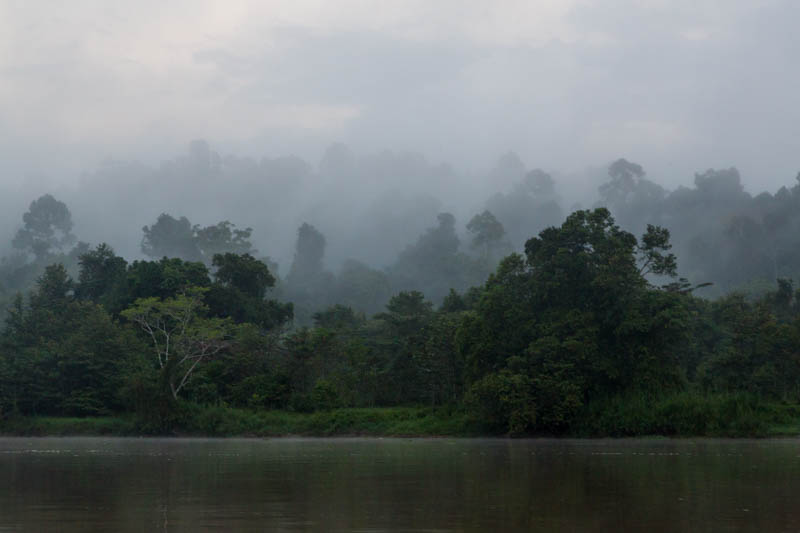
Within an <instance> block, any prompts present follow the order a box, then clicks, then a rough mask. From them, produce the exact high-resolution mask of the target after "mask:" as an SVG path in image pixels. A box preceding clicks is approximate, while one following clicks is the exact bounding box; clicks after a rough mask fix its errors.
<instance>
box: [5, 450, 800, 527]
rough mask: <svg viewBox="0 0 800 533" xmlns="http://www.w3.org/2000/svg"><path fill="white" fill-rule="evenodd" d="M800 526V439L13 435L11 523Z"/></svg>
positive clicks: (8, 471) (8, 491) (8, 467)
mask: <svg viewBox="0 0 800 533" xmlns="http://www.w3.org/2000/svg"><path fill="white" fill-rule="evenodd" d="M208 530H217V531H276V532H281V531H332V532H334V531H359V532H380V531H420V532H422V531H424V532H444V531H491V532H493V533H502V532H507V531H509V532H513V531H548V532H551V531H552V532H559V531H581V532H584V531H589V532H592V531H603V532H606V531H647V532H650V533H655V532H660V531H715V532H716V531H758V532H771V531H800V440H796V439H779V440H707V439H698V440H671V439H624V440H549V439H532V440H505V439H360V438H353V439H351V438H335V439H291V438H286V439H269V440H262V439H144V438H141V439H139V438H131V439H119V438H0V531H15V532H16V531H32V532H46V531H59V532H73V531H81V532H87V531H146V532H156V531H170V532H173V531H187V532H188V531H208Z"/></svg>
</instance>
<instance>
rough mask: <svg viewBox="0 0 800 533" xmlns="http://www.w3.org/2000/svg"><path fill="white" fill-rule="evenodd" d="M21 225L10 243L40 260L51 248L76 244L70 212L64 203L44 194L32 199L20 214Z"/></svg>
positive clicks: (59, 249) (54, 249)
mask: <svg viewBox="0 0 800 533" xmlns="http://www.w3.org/2000/svg"><path fill="white" fill-rule="evenodd" d="M22 221H23V223H24V225H23V227H22V228H20V229H19V230H18V231H17V234H16V236H15V237H14V240H13V242H12V244H13V246H14V248H17V249H19V250H23V251H27V252H31V253H33V255H34V256H35V257H36V258H37V259H39V258H42V257H44V256H46V255H47V254H49V253H51V252H53V251H62V250H64V249H65V248H67V247H68V246H71V245H72V244H74V243H75V240H76V239H75V236H74V235H73V234H72V214H71V213H70V212H69V209H68V208H67V206H66V204H64V202H59V201H58V200H56V199H55V198H54V197H53V196H52V195H50V194H45V195H43V196H40V197H39V198H38V199H36V200H34V201H33V202H31V205H30V207H29V208H28V211H27V212H26V213H25V214H24V215H22Z"/></svg>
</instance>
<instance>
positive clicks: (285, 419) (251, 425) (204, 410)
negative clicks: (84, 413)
mask: <svg viewBox="0 0 800 533" xmlns="http://www.w3.org/2000/svg"><path fill="white" fill-rule="evenodd" d="M0 434H2V435H17V436H100V435H107V436H144V435H155V434H160V433H159V432H155V431H149V430H148V429H147V428H146V427H143V425H142V422H141V420H139V419H137V418H136V417H134V416H129V415H120V416H112V417H88V418H68V417H18V418H10V419H7V420H3V421H0ZM167 434H168V435H173V436H178V437H180V436H187V437H189V436H192V437H193V436H204V437H242V436H248V437H285V436H309V437H330V436H346V435H358V436H374V437H404V436H415V437H436V436H450V437H470V436H478V435H480V431H479V430H478V429H477V428H476V427H475V425H474V423H472V422H470V420H469V418H468V417H467V416H466V415H465V414H464V413H458V412H452V411H450V410H447V409H434V408H423V407H385V408H350V409H334V410H330V411H319V412H316V413H295V412H288V411H251V410H246V409H235V408H230V407H198V406H193V407H192V408H191V409H190V412H189V413H188V414H187V416H184V417H182V418H181V419H180V420H179V421H177V422H176V424H175V426H174V428H173V429H172V430H170V431H169V432H167Z"/></svg>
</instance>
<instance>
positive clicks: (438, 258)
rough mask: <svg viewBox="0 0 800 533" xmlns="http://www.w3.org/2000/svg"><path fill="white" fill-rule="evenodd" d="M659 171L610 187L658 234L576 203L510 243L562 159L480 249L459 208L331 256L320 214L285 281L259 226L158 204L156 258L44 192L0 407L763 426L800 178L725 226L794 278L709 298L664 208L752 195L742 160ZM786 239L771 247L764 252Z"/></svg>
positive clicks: (2, 346)
mask: <svg viewBox="0 0 800 533" xmlns="http://www.w3.org/2000/svg"><path fill="white" fill-rule="evenodd" d="M644 176H645V174H644V171H643V169H642V168H641V167H640V166H639V165H636V164H634V163H630V162H627V161H625V160H619V161H617V162H615V163H614V164H612V166H611V167H610V169H609V177H610V181H609V182H607V183H606V184H604V185H603V186H602V187H601V189H600V192H601V194H602V196H603V198H604V203H605V204H606V205H609V206H610V207H611V209H612V210H613V212H614V213H619V216H620V217H621V218H622V219H623V220H627V221H628V222H627V223H626V225H625V226H627V227H630V226H631V225H634V226H635V225H637V224H640V225H641V226H642V227H641V229H642V231H643V234H642V235H641V237H639V238H637V237H636V236H635V235H634V234H633V233H631V232H629V231H627V230H626V229H623V227H621V226H620V225H618V224H617V222H616V220H615V218H614V217H612V210H609V209H608V208H606V207H596V208H594V209H589V210H580V209H579V210H575V211H574V212H572V214H570V215H569V216H567V217H566V219H565V220H564V221H563V222H562V223H561V224H560V225H558V226H549V227H545V228H544V229H543V230H542V231H540V232H539V233H538V236H534V237H532V238H529V239H528V240H527V241H526V242H525V244H524V251H523V253H514V252H513V250H514V245H513V243H512V242H510V241H508V240H506V239H507V238H508V237H510V238H511V239H515V238H517V237H516V236H515V235H516V231H518V229H519V228H518V227H515V228H514V231H509V232H507V230H506V227H505V226H504V223H503V222H502V220H501V219H502V217H504V216H506V217H508V216H511V215H510V213H514V212H516V213H517V214H519V213H521V212H522V211H524V209H525V208H524V206H523V207H520V208H519V209H518V207H515V205H516V204H515V203H514V202H522V203H523V204H525V205H528V204H530V205H539V206H540V207H543V208H545V207H546V209H555V210H557V205H556V204H555V203H554V202H555V199H554V198H555V197H554V193H553V181H552V179H551V178H550V176H548V175H547V174H545V173H543V172H541V171H533V172H530V173H528V175H527V177H526V178H525V180H524V181H523V182H522V183H521V184H520V185H519V186H518V188H519V190H518V193H519V194H518V195H514V196H495V197H493V198H492V200H491V201H490V202H489V203H490V204H491V205H492V206H494V207H496V208H497V213H494V212H492V211H491V210H488V209H487V210H483V211H482V212H480V213H478V214H476V215H475V216H474V217H473V218H472V219H471V220H470V221H469V222H468V224H467V226H466V229H467V232H468V236H469V242H468V243H467V244H466V246H462V239H461V238H460V237H459V234H458V231H457V227H456V220H455V217H454V216H453V215H451V214H449V213H441V214H440V215H439V216H438V224H437V225H436V226H433V227H431V228H429V229H428V230H426V231H425V232H423V234H422V235H420V236H419V238H418V239H417V241H416V242H414V243H412V244H410V245H408V246H407V247H406V248H405V249H404V250H402V251H401V252H400V253H399V254H398V256H397V260H396V261H395V263H394V264H393V265H391V266H389V267H387V268H385V269H375V268H372V267H370V266H368V265H365V264H362V263H359V262H357V261H348V262H347V263H346V264H345V266H344V268H343V269H342V270H341V272H339V273H338V274H333V273H331V272H328V271H327V270H326V268H325V263H324V256H325V249H326V245H327V241H326V238H325V236H324V235H323V234H322V233H321V232H320V231H319V230H318V229H317V228H315V227H314V226H313V225H311V224H307V223H304V224H302V225H301V226H300V228H299V230H298V234H297V244H296V252H295V256H294V261H293V263H292V265H291V268H290V269H289V272H288V275H287V276H286V277H285V278H284V279H280V278H279V277H278V275H277V270H276V267H275V265H274V264H273V263H271V261H270V259H269V258H267V257H262V258H258V257H257V256H256V254H257V252H256V251H255V249H254V248H253V246H252V243H251V242H250V238H251V232H252V230H251V229H249V228H248V229H246V230H239V229H236V226H235V225H233V224H231V223H230V222H227V221H223V222H220V223H219V224H216V225H212V226H207V227H205V228H201V227H199V226H196V225H192V224H191V223H190V222H189V221H188V220H187V219H186V218H184V217H181V218H177V219H176V218H173V217H172V216H170V215H167V214H162V215H161V216H160V217H159V218H158V220H157V221H156V222H155V223H154V224H153V225H151V226H145V227H144V228H143V234H144V237H143V240H142V251H143V252H144V253H145V254H146V255H149V256H150V257H151V259H149V260H136V261H133V262H130V263H129V262H128V261H127V260H126V259H125V258H123V257H120V256H118V255H116V253H115V251H114V250H113V249H112V248H111V246H109V245H107V244H100V245H99V246H96V247H90V246H89V245H88V244H85V243H80V242H77V239H76V238H75V237H74V236H73V235H72V233H71V230H72V222H71V214H70V212H69V210H68V209H67V207H66V206H65V205H64V204H63V203H61V202H59V201H58V200H56V199H55V198H53V197H52V196H50V195H45V196H43V197H41V198H39V199H38V200H36V201H34V202H33V203H32V204H31V206H30V210H29V212H28V213H26V215H25V217H24V218H23V223H24V225H23V226H22V228H21V229H20V230H19V232H18V233H17V236H16V238H15V239H14V243H13V244H14V247H15V249H16V250H17V251H16V252H15V254H14V255H12V256H9V257H7V258H6V259H5V260H4V262H3V264H2V265H0V278H1V279H2V284H3V287H5V288H2V287H0V290H2V294H0V296H2V298H4V301H5V302H6V307H7V313H6V317H5V326H4V328H3V330H2V333H0V419H9V418H13V417H18V416H19V415H23V416H26V415H48V416H87V415H94V416H96V415H115V414H122V413H128V414H131V415H133V416H135V418H136V420H137V421H138V422H137V424H139V426H138V427H140V428H141V430H142V431H153V432H161V431H167V430H169V429H170V428H172V427H175V425H176V424H177V425H180V424H181V423H182V422H181V420H182V417H185V416H186V413H191V412H192V409H193V407H192V406H215V407H216V408H220V409H225V408H227V407H239V408H243V409H249V410H253V412H260V411H263V410H271V409H280V410H287V411H294V412H312V411H325V410H331V409H335V408H340V407H380V406H383V407H388V406H447V408H448V409H451V410H453V411H452V412H454V413H455V412H458V413H460V414H459V415H458V416H468V417H469V418H470V419H471V420H473V421H474V422H475V424H477V425H479V426H480V427H481V428H482V431H485V432H491V433H500V434H615V435H624V434H641V433H664V434H670V433H692V432H695V433H704V432H712V431H722V432H725V431H728V432H731V433H736V432H753V431H757V430H758V428H759V426H758V423H757V419H758V417H759V416H761V415H759V413H760V412H761V411H759V410H760V409H762V407H763V405H766V403H769V404H770V405H775V404H784V405H795V404H798V403H800V291H795V289H794V286H793V283H792V281H791V280H790V279H789V278H788V277H778V274H781V273H791V272H795V269H796V268H797V267H798V265H800V263H798V262H795V261H794V256H793V255H792V253H793V252H791V248H792V242H793V241H791V239H790V236H789V235H788V234H787V235H784V234H783V233H781V231H783V230H781V231H778V230H777V229H776V230H775V232H772V233H769V232H767V233H764V231H762V229H763V227H766V226H764V225H765V224H772V226H770V227H773V228H782V227H784V226H786V227H788V226H787V225H791V224H793V222H792V221H793V220H794V218H793V217H794V216H795V215H794V214H793V213H794V212H793V211H792V210H791V209H790V207H791V206H792V205H794V203H795V202H796V201H795V198H797V197H800V190H798V188H795V189H793V190H792V191H788V190H784V191H783V192H781V193H780V194H779V195H778V196H775V197H771V198H770V199H766V198H761V199H760V200H758V202H759V205H762V206H765V207H763V210H762V219H761V222H758V223H757V222H754V219H753V218H752V217H755V216H756V212H755V211H754V212H752V213H751V215H750V216H749V217H745V218H742V217H743V216H744V215H741V216H739V215H737V216H736V217H734V218H732V219H731V220H730V221H729V223H728V225H727V226H726V227H725V228H711V229H710V230H709V231H722V232H723V233H725V232H727V233H726V234H731V235H736V239H741V241H742V246H743V247H746V248H742V250H741V251H740V252H729V253H734V254H736V253H739V254H740V255H736V256H735V257H738V258H739V259H741V261H740V262H739V263H738V265H737V266H738V267H739V268H740V269H741V271H742V272H745V274H742V275H741V276H742V277H739V278H737V279H738V280H740V281H744V280H747V279H756V278H758V277H759V276H760V275H761V274H763V273H764V272H762V270H763V269H762V270H760V269H761V268H762V266H763V265H762V262H763V263H764V265H767V264H768V266H769V269H772V275H773V277H772V279H774V283H775V286H774V287H773V288H772V289H771V290H768V291H762V293H761V294H760V295H759V296H758V297H752V296H747V295H744V294H742V293H737V292H731V293H728V294H726V295H723V296H720V297H718V298H716V299H713V300H712V299H707V298H702V297H699V296H697V295H695V291H696V290H697V289H698V288H699V287H701V286H704V285H705V284H701V285H693V284H691V283H690V282H689V281H688V280H687V279H685V278H679V277H678V271H679V270H678V262H677V259H676V256H675V255H674V254H673V250H672V244H671V242H670V237H671V232H670V231H669V230H668V229H666V227H664V226H660V225H658V224H657V222H659V221H660V220H663V219H665V218H668V215H667V213H668V211H667V210H666V207H665V206H669V205H671V206H672V208H671V209H672V211H671V213H672V214H671V215H669V216H672V217H677V216H678V214H679V213H682V212H686V210H691V209H714V207H713V205H711V203H713V202H712V200H710V199H711V198H719V197H725V198H727V199H728V201H729V202H730V203H731V205H732V206H735V205H736V203H737V202H747V201H748V200H747V199H746V198H744V197H743V196H742V194H743V193H741V188H740V185H739V181H738V174H736V172H735V170H730V171H721V172H717V171H709V172H707V173H705V174H702V175H698V176H697V181H696V182H697V189H696V191H676V192H675V193H672V194H670V195H667V194H666V193H665V192H664V191H663V189H661V188H660V187H658V186H657V185H655V184H653V183H651V182H649V181H647V180H646V178H645V177H644ZM707 191H711V192H707ZM705 194H708V195H709V196H708V197H707V202H706V203H705V204H704V203H703V202H704V201H705V200H703V198H706V197H705V196H703V195H705ZM726 195H727V196H726ZM634 198H635V200H634ZM681 198H682V199H681ZM716 201H717V200H714V202H716ZM526 202H527V204H526ZM537 202H538V203H537ZM547 206H549V207H547ZM515 210H517V211H515ZM781 213H782V214H781ZM779 214H781V215H780V216H779ZM496 215H497V216H496ZM775 217H777V218H775ZM650 219H655V220H653V221H652V222H650V221H649V220H650ZM672 220H673V225H674V224H679V221H677V219H672ZM631 221H635V222H631ZM645 222H646V223H645ZM758 228H762V229H758ZM731 232H733V233H731ZM776 232H777V233H776ZM765 240H766V241H768V242H767V243H764V242H762V241H765ZM76 242H77V244H76ZM715 242H716V241H715ZM692 246H697V247H698V253H701V252H702V253H708V254H713V253H717V251H715V249H714V248H713V244H704V243H703V242H701V241H698V242H696V243H695V244H692ZM767 247H769V250H767V251H765V252H764V253H765V254H767V255H768V257H767V259H769V261H766V259H764V261H762V262H759V261H761V259H758V258H756V259H745V257H744V256H745V254H744V251H743V250H744V249H748V250H754V252H753V253H756V252H757V251H758V250H761V249H764V250H766V249H767ZM701 249H702V250H701ZM770 254H771V255H770ZM756 255H757V254H756ZM726 257H728V256H726ZM731 257H733V256H731ZM765 257H766V256H765ZM759 265H761V266H759ZM730 268H732V267H731V266H730V265H728V264H726V265H723V266H720V265H718V266H715V267H713V268H709V269H708V270H706V272H718V273H719V272H723V273H724V272H726V270H725V269H730ZM764 268H766V267H764ZM743 276H750V277H743ZM694 279H697V278H696V277H695V278H694ZM700 281H714V280H713V279H711V280H709V279H708V278H701V279H700ZM184 423H185V422H184ZM754 428H755V429H754Z"/></svg>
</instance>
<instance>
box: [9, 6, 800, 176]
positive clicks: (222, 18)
mask: <svg viewBox="0 0 800 533" xmlns="http://www.w3.org/2000/svg"><path fill="white" fill-rule="evenodd" d="M798 21H800V2H797V1H796V0H763V1H759V0H596V1H578V0H539V1H535V0H527V1H516V0H496V1H489V0H483V1H470V0H419V1H417V0H404V1H397V2H395V1H390V0H375V1H356V0H336V1H329V0H320V1H301V0H286V1H283V0H280V1H266V0H224V1H222V0H218V1H202V0H186V1H169V2H166V1H164V0H136V1H129V2H112V1H107V0H106V1H97V2H91V1H79V0H71V1H69V2H65V1H61V0H57V1H53V2H45V1H36V0H20V1H13V0H0V161H1V162H0V169H2V171H3V175H2V176H0V180H4V181H8V180H11V181H14V180H22V179H24V176H25V175H26V174H28V173H31V172H34V173H37V172H38V173H46V174H48V175H51V174H59V176H57V177H58V178H61V179H70V178H71V176H73V175H74V174H75V173H77V171H78V170H79V169H91V167H92V166H93V165H95V164H96V163H97V162H98V161H99V160H102V159H104V158H121V159H133V158H136V159H141V160H145V161H157V160H159V159H161V158H165V157H169V156H172V155H174V154H175V153H177V152H183V151H184V149H185V146H186V144H187V142H188V141H189V140H191V139H193V138H199V137H203V138H206V139H208V140H209V141H210V142H211V143H212V144H213V145H215V146H217V147H219V148H220V149H221V150H222V151H226V152H227V151H230V152H236V153H239V154H242V155H246V154H251V155H269V156H275V155H281V154H289V153H293V154H297V155H301V156H304V157H307V158H310V159H311V160H312V161H315V160H316V158H318V157H319V155H320V154H321V152H322V150H323V149H324V147H325V146H327V145H328V144H329V143H331V142H334V141H342V142H345V143H347V144H349V145H350V146H351V147H352V148H353V149H354V150H356V151H359V152H364V151H374V150H381V149H384V148H390V149H394V150H414V151H420V152H423V153H424V154H426V155H427V156H428V157H429V158H431V159H432V160H434V161H439V160H442V161H448V162H450V163H452V164H453V165H454V166H455V167H456V168H458V169H466V170H475V171H480V169H482V168H484V167H486V166H488V165H489V164H490V162H491V161H492V160H493V159H495V158H496V157H497V156H498V155H500V154H501V153H503V152H506V151H509V150H513V151H515V152H517V153H518V154H519V155H520V157H521V158H522V159H523V161H524V162H525V163H526V164H527V165H528V166H530V167H535V166H538V167H543V168H547V169H560V170H563V171H579V170H580V169H582V168H584V167H586V166H588V165H602V164H604V163H607V162H609V161H611V160H612V159H615V158H618V157H627V158H628V159H631V160H634V161H636V162H639V163H641V164H642V165H643V166H644V167H645V169H647V170H648V173H649V175H650V176H651V177H652V178H653V179H654V180H656V181H659V182H661V183H664V184H666V185H668V186H674V185H676V184H687V185H688V184H690V183H691V180H692V173H693V172H694V171H695V170H701V169H705V168H708V167H727V166H731V165H735V166H737V167H739V169H740V170H741V171H742V174H743V176H744V179H745V181H746V182H747V185H748V189H750V190H751V191H752V190H762V189H764V188H767V189H771V190H774V189H775V188H776V187H778V186H780V185H782V184H791V183H793V182H794V176H795V174H796V173H797V171H798V170H800V38H799V37H798V30H797V24H798Z"/></svg>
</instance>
